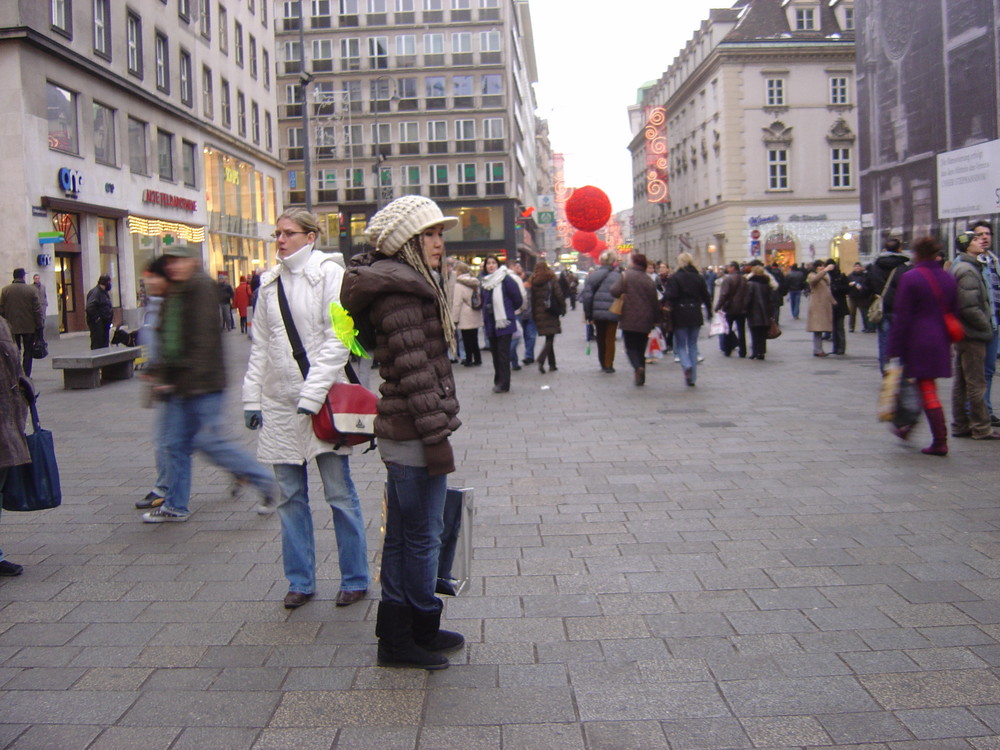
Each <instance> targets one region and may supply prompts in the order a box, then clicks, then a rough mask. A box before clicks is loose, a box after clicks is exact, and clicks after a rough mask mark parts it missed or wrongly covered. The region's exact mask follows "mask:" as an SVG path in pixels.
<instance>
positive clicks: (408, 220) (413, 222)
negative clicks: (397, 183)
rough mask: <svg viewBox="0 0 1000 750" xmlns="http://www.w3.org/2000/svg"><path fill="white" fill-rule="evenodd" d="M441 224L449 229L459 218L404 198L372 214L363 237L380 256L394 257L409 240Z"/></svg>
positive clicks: (425, 201) (418, 198)
mask: <svg viewBox="0 0 1000 750" xmlns="http://www.w3.org/2000/svg"><path fill="white" fill-rule="evenodd" d="M438 224H443V225H444V228H445V229H451V228H452V227H453V226H455V225H456V224H458V218H456V217H454V216H445V215H444V214H442V213H441V209H440V208H439V207H438V204H437V203H435V202H434V201H432V200H431V199H430V198H424V197H423V196H421V195H404V196H403V197H401V198H397V199H396V200H394V201H393V202H392V203H390V204H389V205H388V206H386V207H385V208H383V209H382V210H381V211H379V212H378V213H377V214H375V215H374V216H373V217H372V218H371V221H369V222H368V228H367V229H366V230H365V234H366V235H367V237H368V242H370V243H371V244H372V245H374V246H375V249H376V250H378V251H379V252H381V253H382V254H383V255H395V254H396V253H398V252H399V250H400V248H402V247H403V245H405V244H406V242H407V240H409V239H410V238H411V237H415V236H416V235H418V234H420V233H421V232H423V231H424V230H425V229H429V228H430V227H435V226H437V225H438Z"/></svg>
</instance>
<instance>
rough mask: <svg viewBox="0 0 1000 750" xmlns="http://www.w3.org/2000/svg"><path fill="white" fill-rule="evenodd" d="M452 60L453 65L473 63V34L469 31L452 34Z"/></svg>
mask: <svg viewBox="0 0 1000 750" xmlns="http://www.w3.org/2000/svg"><path fill="white" fill-rule="evenodd" d="M451 62H452V64H453V65H471V64H472V34H471V33H469V32H468V31H462V32H456V33H454V34H452V35H451Z"/></svg>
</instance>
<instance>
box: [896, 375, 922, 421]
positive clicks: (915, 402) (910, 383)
mask: <svg viewBox="0 0 1000 750" xmlns="http://www.w3.org/2000/svg"><path fill="white" fill-rule="evenodd" d="M921 407H922V399H921V398H920V388H919V387H918V386H917V381H916V380H914V379H913V378H903V379H902V381H901V382H900V384H899V392H898V393H897V394H896V413H895V414H893V415H892V423H893V424H894V425H895V426H896V427H910V426H912V425H915V424H916V423H917V420H919V419H920V412H921Z"/></svg>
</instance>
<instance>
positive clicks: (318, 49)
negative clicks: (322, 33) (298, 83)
mask: <svg viewBox="0 0 1000 750" xmlns="http://www.w3.org/2000/svg"><path fill="white" fill-rule="evenodd" d="M312 69H313V71H314V72H317V73H329V72H331V71H332V70H333V40H332V39H313V40H312Z"/></svg>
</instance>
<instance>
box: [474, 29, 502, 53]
mask: <svg viewBox="0 0 1000 750" xmlns="http://www.w3.org/2000/svg"><path fill="white" fill-rule="evenodd" d="M479 51H480V52H499V51H500V32H499V31H497V30H496V29H491V30H490V31H480V32H479Z"/></svg>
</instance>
